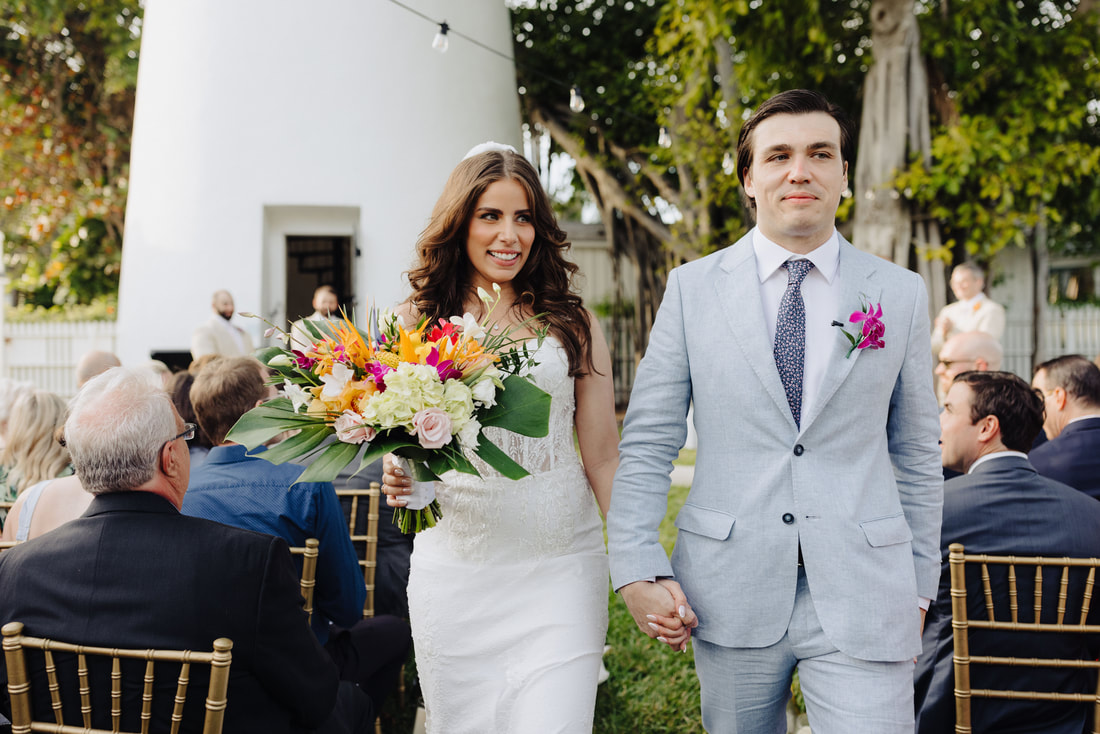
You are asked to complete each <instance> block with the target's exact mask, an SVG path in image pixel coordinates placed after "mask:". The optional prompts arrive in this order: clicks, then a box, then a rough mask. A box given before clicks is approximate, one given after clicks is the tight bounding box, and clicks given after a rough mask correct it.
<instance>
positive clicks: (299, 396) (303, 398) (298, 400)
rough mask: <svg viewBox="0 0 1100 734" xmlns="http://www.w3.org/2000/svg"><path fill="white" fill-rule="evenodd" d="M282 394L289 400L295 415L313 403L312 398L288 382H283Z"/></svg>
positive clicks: (297, 386) (300, 388)
mask: <svg viewBox="0 0 1100 734" xmlns="http://www.w3.org/2000/svg"><path fill="white" fill-rule="evenodd" d="M283 394H284V395H286V396H287V397H288V398H290V402H291V404H292V405H293V406H294V412H295V413H297V412H298V411H299V410H301V409H302V408H304V407H306V406H308V405H309V404H310V402H312V401H313V396H312V395H310V394H309V393H308V392H306V391H305V390H304V389H302V387H301V386H299V385H295V384H294V383H293V382H291V381H290V380H283Z"/></svg>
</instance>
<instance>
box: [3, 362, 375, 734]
mask: <svg viewBox="0 0 1100 734" xmlns="http://www.w3.org/2000/svg"><path fill="white" fill-rule="evenodd" d="M194 431H195V426H194V425H193V424H189V423H187V424H185V423H184V422H183V420H182V419H181V418H180V417H179V414H178V413H177V412H176V410H175V408H174V407H173V406H172V402H171V400H170V399H169V397H168V395H167V393H165V392H164V390H163V389H162V388H161V386H160V384H159V381H157V380H154V379H152V377H151V375H150V374H149V373H148V372H147V371H145V370H140V369H125V368H116V369H112V370H108V371H107V372H105V373H104V374H102V375H100V376H98V377H96V378H94V379H92V380H91V381H90V382H89V383H88V384H87V385H85V386H84V388H83V389H82V390H81V391H80V392H79V393H78V394H77V396H76V397H75V398H74V399H73V402H72V405H71V411H70V415H69V418H68V420H67V421H66V423H65V440H66V443H67V445H68V448H69V452H70V454H71V456H72V460H73V464H74V465H75V466H76V470H77V473H78V474H79V476H80V478H81V481H82V482H83V484H84V487H85V488H86V489H87V490H88V491H89V492H91V493H92V494H94V495H95V499H94V500H93V501H92V504H91V505H90V507H89V508H88V510H87V512H85V514H84V515H83V516H82V517H80V518H78V519H76V520H73V521H71V522H69V523H67V524H65V525H62V526H61V527H59V528H57V529H56V530H54V531H52V532H49V533H46V534H44V535H42V536H40V537H38V538H34V539H31V540H29V541H27V542H25V543H22V544H20V545H18V546H16V547H15V548H12V549H10V550H8V551H5V552H4V553H3V555H0V624H6V623H8V622H12V621H18V622H22V623H23V624H24V625H25V626H26V630H27V632H28V633H29V634H32V635H35V636H41V637H49V638H53V639H57V640H64V641H72V642H80V643H83V644H89V645H96V646H102V647H127V648H163V649H190V650H209V649H210V648H211V644H212V643H213V641H214V640H215V639H217V638H219V637H228V638H229V639H231V640H232V641H233V663H232V676H231V679H230V684H229V693H228V701H229V705H228V707H227V709H226V717H225V730H226V731H263V732H279V733H283V732H286V733H288V734H289V733H290V732H303V731H308V730H320V731H324V732H347V731H368V730H369V729H370V721H371V716H370V710H369V707H370V702H369V700H368V699H367V698H366V696H364V695H363V694H362V692H361V691H358V690H356V689H354V687H351V686H345V687H342V688H339V689H338V686H339V685H340V684H338V681H337V675H336V668H335V666H334V665H333V664H332V662H331V660H330V659H329V657H328V656H327V655H326V654H325V651H324V650H323V649H322V648H321V646H320V645H319V644H318V643H317V641H316V638H315V637H314V636H313V634H312V633H311V632H310V630H309V625H308V623H307V619H306V615H305V612H304V611H303V609H302V603H301V597H300V595H299V590H298V579H297V574H296V573H295V571H294V566H293V564H292V562H291V557H290V552H289V550H288V548H287V545H286V542H285V541H283V540H282V539H280V538H275V537H272V536H269V535H262V534H259V533H252V532H248V531H244V530H239V529H236V528H230V527H226V526H224V525H219V524H217V523H213V522H209V521H206V520H200V519H197V518H192V517H186V516H184V515H181V514H180V512H179V508H180V505H181V504H182V502H183V497H184V494H185V493H186V491H187V484H188V480H189V477H190V458H189V455H188V451H187V444H186V441H187V440H188V439H189V438H191V436H193V435H194ZM62 610H63V612H64V613H60V612H61V611H62ZM29 662H30V663H31V665H30V668H31V669H30V671H29V672H30V674H31V680H32V691H33V696H34V700H33V707H34V710H35V712H36V713H37V714H38V715H39V716H40V717H41V716H43V715H49V710H50V702H49V696H48V687H47V686H46V685H45V670H44V663H43V662H42V660H41V659H31V660H30V661H29ZM59 667H61V666H59ZM59 674H60V676H61V678H62V681H63V684H64V681H66V680H67V679H68V678H70V677H73V676H75V672H74V671H73V670H70V669H68V668H64V669H61V670H59ZM204 677H205V672H203V671H199V670H198V669H196V670H194V671H192V682H191V686H190V688H189V691H190V693H189V694H188V700H187V703H186V711H187V715H185V717H184V721H185V722H188V721H190V722H193V723H191V724H190V726H191V727H193V728H191V729H188V728H187V727H185V731H198V730H199V729H200V728H201V722H202V720H203V717H202V716H201V709H202V707H203V697H204V692H205V690H206V681H205V680H202V679H203V678H204ZM6 678H7V673H6V671H3V670H0V690H6V685H5V684H6ZM73 680H75V677H74V678H73ZM129 683H130V682H129V681H124V691H123V699H124V700H123V704H124V706H123V710H124V711H126V710H127V708H128V709H129V711H131V712H132V713H133V714H134V717H133V718H134V719H135V721H127V720H126V717H125V716H124V717H123V721H122V726H123V728H128V729H130V730H135V729H136V727H137V726H138V723H137V722H136V718H137V714H138V712H139V711H140V710H141V708H142V707H141V705H140V704H139V705H137V706H134V705H133V701H134V700H137V701H140V696H141V686H140V681H138V682H137V684H136V685H134V686H131V685H129ZM92 690H93V692H94V691H97V690H98V691H100V692H104V691H109V690H111V682H110V680H109V671H107V670H102V671H93V673H92ZM338 690H339V694H338ZM174 694H175V681H174V680H171V681H168V683H167V688H166V689H158V690H156V691H154V694H153V704H152V706H153V712H152V713H153V722H152V724H153V726H152V728H153V730H155V731H167V729H168V727H169V725H170V718H171V714H172V704H173V697H174ZM94 695H101V694H93V696H94ZM127 704H128V705H127ZM109 708H110V707H107V706H102V707H100V709H99V710H98V711H95V712H94V713H93V722H92V723H93V726H95V727H101V728H106V727H107V726H108V725H109V723H110V722H109V719H108V711H109ZM196 711H197V712H199V714H200V715H198V716H195V714H194V712H196ZM0 713H3V714H10V706H9V702H8V701H7V699H6V697H0ZM63 716H64V719H65V722H66V723H67V724H70V725H80V722H81V713H80V711H79V710H78V709H76V708H73V709H66V710H65V711H64V712H63ZM51 718H52V717H51ZM319 727H320V728H319ZM318 728H319V729H318Z"/></svg>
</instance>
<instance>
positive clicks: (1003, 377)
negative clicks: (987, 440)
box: [954, 370, 1043, 454]
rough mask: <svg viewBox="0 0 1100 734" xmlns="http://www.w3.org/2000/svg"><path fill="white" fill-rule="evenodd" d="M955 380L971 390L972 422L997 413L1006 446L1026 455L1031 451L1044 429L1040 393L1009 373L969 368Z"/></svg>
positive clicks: (1002, 439) (1002, 438)
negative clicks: (978, 370)
mask: <svg viewBox="0 0 1100 734" xmlns="http://www.w3.org/2000/svg"><path fill="white" fill-rule="evenodd" d="M954 382H963V383H966V384H967V385H969V386H970V389H971V390H972V391H973V392H974V398H973V400H972V401H971V403H970V422H971V423H972V424H973V423H977V422H978V421H980V420H981V419H982V418H985V417H986V416H987V415H993V416H996V417H997V422H998V424H999V425H1000V429H1001V443H1003V444H1004V445H1005V448H1007V449H1010V450H1012V451H1022V452H1024V453H1025V454H1026V453H1027V452H1028V451H1030V450H1031V445H1032V444H1033V443H1035V438H1036V436H1038V435H1039V431H1041V430H1043V395H1042V393H1040V392H1039V391H1038V390H1036V389H1035V388H1033V387H1032V386H1031V385H1029V384H1027V382H1025V381H1024V380H1022V379H1020V378H1019V377H1018V376H1016V375H1014V374H1012V373H1011V372H993V371H986V372H977V371H973V370H972V371H970V372H962V373H960V374H958V375H956V376H955V380H954Z"/></svg>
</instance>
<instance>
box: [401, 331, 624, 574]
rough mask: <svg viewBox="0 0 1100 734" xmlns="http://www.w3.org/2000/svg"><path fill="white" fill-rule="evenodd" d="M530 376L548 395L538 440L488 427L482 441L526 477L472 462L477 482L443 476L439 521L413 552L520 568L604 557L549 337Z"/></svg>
mask: <svg viewBox="0 0 1100 734" xmlns="http://www.w3.org/2000/svg"><path fill="white" fill-rule="evenodd" d="M536 359H537V361H538V364H537V365H536V366H535V367H534V368H533V369H532V372H531V376H532V378H533V380H534V382H535V384H537V385H538V386H539V387H540V388H542V389H543V390H545V391H546V392H547V393H549V394H550V398H551V403H550V422H549V431H548V433H547V435H546V436H545V437H543V438H530V437H527V436H520V435H518V434H515V433H512V432H510V431H505V430H503V429H499V428H487V429H486V430H485V435H486V438H488V439H489V440H490V441H492V442H493V443H495V444H496V445H497V446H499V447H500V448H501V449H502V450H503V451H504V452H505V453H507V454H508V455H509V456H510V457H512V458H513V459H514V460H515V461H517V462H518V463H519V464H520V466H522V467H523V468H524V469H526V470H527V471H529V472H530V473H531V476H529V477H525V478H523V479H521V480H518V481H512V480H509V479H506V478H504V477H502V476H501V475H500V474H499V473H497V472H496V471H495V470H493V469H492V468H491V467H489V466H487V465H485V464H484V463H483V462H481V461H480V460H479V459H478V458H477V457H473V461H474V464H475V466H476V467H477V470H478V471H479V472H480V473H481V478H478V477H475V476H473V475H471V474H462V473H459V472H448V473H447V474H445V475H444V476H443V478H442V479H443V481H442V482H440V483H439V484H438V485H437V488H436V495H437V498H438V499H439V502H440V505H441V507H442V508H443V519H442V520H441V521H440V523H439V525H437V526H436V527H435V528H432V529H431V530H426V531H424V532H422V533H420V534H419V535H418V536H417V539H416V552H417V553H418V554H424V555H426V554H429V553H436V552H438V553H444V554H446V556H448V557H451V558H455V557H458V558H462V559H463V560H467V561H475V562H486V563H487V562H518V561H522V560H524V559H537V558H543V557H548V556H558V555H564V554H566V553H575V552H584V551H589V550H592V551H596V552H602V551H603V534H602V524H601V522H600V518H599V512H598V510H597V509H596V503H595V499H594V498H593V496H592V490H591V488H590V487H589V485H588V480H587V478H586V477H585V474H584V469H583V467H582V466H581V463H580V459H579V458H578V456H577V451H576V448H575V446H574V444H573V412H574V407H575V402H574V395H573V378H572V377H570V376H569V362H568V357H567V355H566V353H565V350H564V348H563V347H562V346H561V344H560V343H559V342H558V341H557V340H556V339H554V338H552V337H549V338H547V339H546V340H545V341H544V342H543V344H542V346H541V347H540V348H539V350H538V351H537V352H536Z"/></svg>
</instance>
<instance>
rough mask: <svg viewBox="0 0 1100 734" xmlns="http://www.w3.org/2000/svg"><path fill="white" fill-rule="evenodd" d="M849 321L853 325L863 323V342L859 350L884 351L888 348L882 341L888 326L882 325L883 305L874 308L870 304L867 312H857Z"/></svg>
mask: <svg viewBox="0 0 1100 734" xmlns="http://www.w3.org/2000/svg"><path fill="white" fill-rule="evenodd" d="M848 320H849V321H851V322H852V323H853V324H855V323H859V322H860V321H862V322H863V340H862V341H860V343H859V344H858V345H857V346H856V348H857V349H882V348H883V347H884V346H886V342H885V341H883V339H882V337H883V335H884V334H885V333H886V324H884V323H882V304H881V303H876V304H875V305H874V307H873V308H872V307H871V306H870V304H868V306H867V310H866V311H856V312H854V313H853V314H852V315H851V316H849V317H848Z"/></svg>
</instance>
